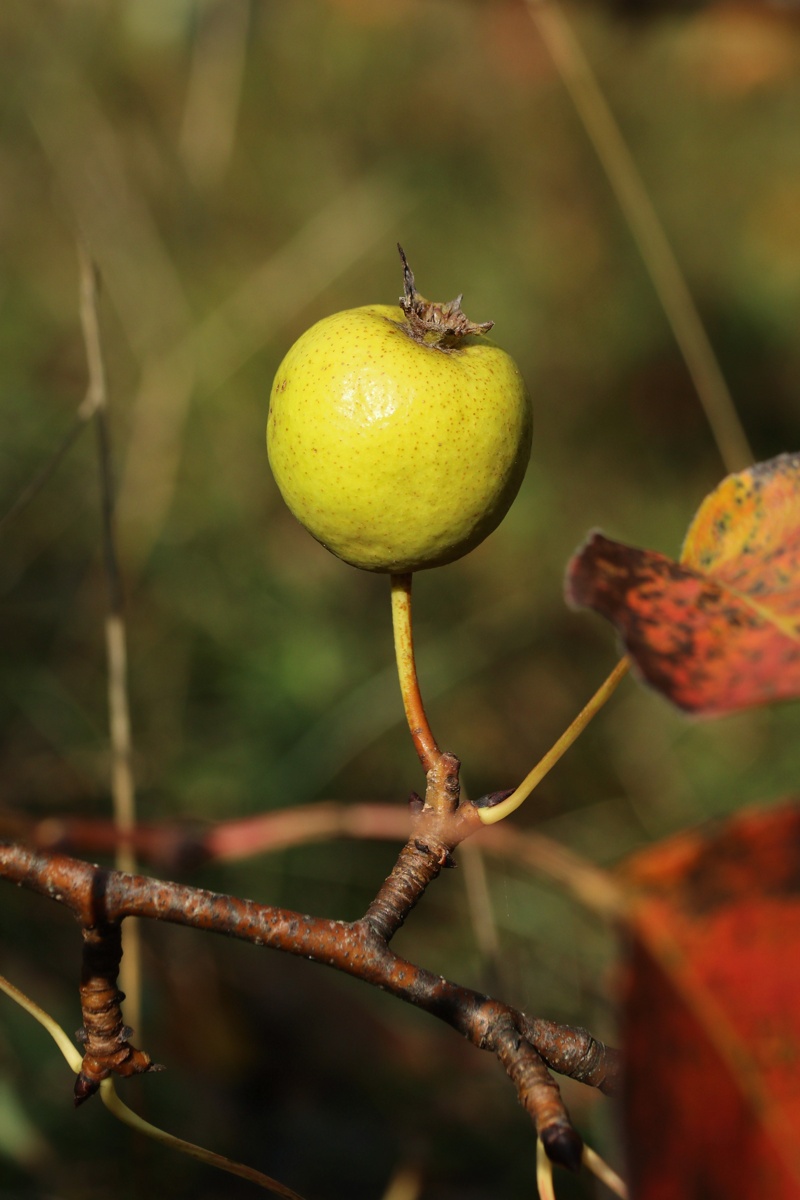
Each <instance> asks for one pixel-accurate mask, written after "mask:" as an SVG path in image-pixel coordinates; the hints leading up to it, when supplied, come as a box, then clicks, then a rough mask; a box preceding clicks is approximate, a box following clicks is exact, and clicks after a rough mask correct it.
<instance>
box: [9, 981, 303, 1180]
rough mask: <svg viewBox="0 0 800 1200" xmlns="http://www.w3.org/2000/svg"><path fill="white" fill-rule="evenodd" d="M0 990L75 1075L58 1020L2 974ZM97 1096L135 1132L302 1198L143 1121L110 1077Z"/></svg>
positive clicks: (75, 1053)
mask: <svg viewBox="0 0 800 1200" xmlns="http://www.w3.org/2000/svg"><path fill="white" fill-rule="evenodd" d="M0 991H2V992H5V994H6V995H7V996H8V997H9V998H10V999H11V1000H14V1001H15V1002H16V1003H17V1004H18V1005H19V1006H20V1008H23V1009H24V1010H25V1012H26V1013H28V1015H29V1016H31V1017H33V1019H34V1020H35V1021H38V1022H39V1024H40V1025H41V1026H42V1027H43V1028H44V1029H46V1030H47V1032H48V1033H49V1034H50V1036H51V1038H52V1039H53V1041H54V1042H55V1043H56V1045H57V1046H58V1048H59V1050H60V1051H61V1053H62V1054H63V1055H64V1058H65V1059H66V1060H67V1063H68V1064H69V1066H70V1068H71V1069H72V1070H73V1071H74V1072H75V1074H76V1075H77V1074H79V1073H80V1071H81V1068H82V1066H83V1056H82V1055H81V1052H80V1050H78V1048H77V1047H76V1046H75V1045H74V1044H73V1042H71V1041H70V1039H69V1038H68V1037H67V1034H66V1033H65V1031H64V1030H63V1029H62V1028H61V1026H60V1025H59V1024H58V1022H57V1021H56V1020H55V1019H54V1018H53V1017H51V1016H50V1014H49V1013H48V1012H45V1010H44V1009H43V1008H40V1007H39V1005H38V1004H36V1002H35V1001H34V1000H31V998H30V997H29V996H26V995H25V993H24V992H21V991H20V990H19V988H17V987H15V986H14V984H13V983H10V982H9V981H8V980H7V979H6V978H4V976H2V975H0ZM100 1099H101V1100H102V1101H103V1104H104V1105H105V1106H106V1108H107V1109H108V1111H109V1112H110V1113H111V1114H112V1115H113V1116H115V1117H116V1118H117V1119H118V1120H120V1121H123V1122H124V1123H125V1124H126V1125H129V1126H130V1127H131V1129H135V1130H136V1131H137V1133H142V1134H144V1135H145V1137H150V1138H153V1139H154V1140H155V1141H157V1142H163V1143H164V1145H166V1146H169V1147H170V1149H173V1150H179V1151H180V1152H181V1153H183V1154H188V1155H189V1156H190V1157H192V1158H196V1159H199V1160H200V1162H203V1163H206V1164H207V1165H208V1166H211V1167H218V1168H219V1169H220V1170H221V1171H227V1172H228V1173H229V1174H231V1175H238V1176H239V1177H240V1178H241V1179H246V1180H248V1182H250V1183H256V1184H258V1186H259V1187H262V1188H266V1189H267V1191H271V1192H273V1193H274V1194H275V1195H276V1196H283V1197H285V1200H302V1196H299V1195H298V1194H297V1192H293V1191H292V1190H291V1188H287V1187H284V1186H283V1184H281V1183H278V1182H277V1181H276V1180H274V1179H270V1177H269V1176H268V1175H263V1174H262V1173H261V1171H256V1170H254V1169H253V1168H252V1167H246V1166H244V1165H243V1164H242V1163H237V1162H233V1161H232V1160H231V1159H229V1158H225V1157H224V1156H223V1155H221V1154H215V1153H214V1152H213V1150H206V1149H204V1147H202V1146H196V1145H195V1144H194V1143H193V1142H185V1141H184V1140H183V1139H182V1138H178V1137H175V1136H174V1135H173V1134H171V1133H167V1132H166V1131H165V1130H163V1129H159V1128H158V1127H157V1126H156V1125H151V1124H150V1122H149V1121H145V1120H144V1119H143V1118H142V1117H140V1116H139V1115H138V1114H137V1113H135V1112H133V1110H132V1109H130V1108H128V1106H127V1104H124V1103H123V1102H122V1100H120V1098H119V1096H118V1095H117V1092H116V1090H115V1088H114V1081H113V1080H112V1079H111V1078H109V1079H104V1080H103V1082H102V1083H101V1084H100Z"/></svg>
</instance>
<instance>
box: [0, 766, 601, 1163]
mask: <svg viewBox="0 0 800 1200" xmlns="http://www.w3.org/2000/svg"><path fill="white" fill-rule="evenodd" d="M478 823H479V817H478V815H477V810H475V809H474V808H473V806H472V805H471V804H469V803H463V804H462V803H461V802H460V797H459V790H458V761H457V759H455V758H454V757H453V756H452V755H448V754H443V755H442V756H441V760H440V761H439V762H438V763H437V764H436V765H435V767H434V768H432V769H431V771H430V772H429V775H428V791H427V793H426V798H425V803H424V805H423V806H422V809H421V811H420V812H419V813H418V814H417V815H416V817H415V818H414V822H413V831H412V836H411V838H410V839H409V840H408V842H407V843H406V845H405V846H404V847H403V850H402V851H401V853H400V855H399V857H398V860H397V863H396V865H395V867H394V869H393V871H392V873H391V874H390V876H389V877H388V879H387V880H386V882H385V883H384V885H383V886H382V888H381V889H380V891H379V893H378V895H377V896H376V898H375V900H374V901H373V902H372V904H371V905H370V906H369V908H368V910H367V913H366V914H365V916H364V917H362V918H361V919H360V920H357V921H354V922H350V923H348V922H343V921H333V920H329V919H324V918H320V917H312V916H307V915H303V914H300V913H296V912H291V911H289V910H287V909H283V908H277V907H274V906H272V905H266V904H259V903H257V902H255V901H253V900H245V899H241V898H238V897H234V896H230V895H223V894H218V893H213V892H208V891H205V890H202V889H199V888H194V887H190V886H187V885H183V884H178V883H171V882H167V881H164V880H158V879H151V878H147V877H145V876H142V875H133V874H128V873H125V872H120V871H113V870H107V869H105V868H101V867H98V866H94V865H91V864H89V863H86V862H82V861H80V860H78V859H74V858H70V857H67V856H65V855H60V854H50V853H44V852H36V851H33V850H30V849H28V848H26V847H24V846H21V845H18V844H14V843H11V842H0V878H4V879H6V880H8V881H9V882H10V883H16V884H18V885H21V886H23V887H26V888H29V889H30V890H32V891H35V892H38V893H40V894H42V895H45V896H48V897H50V898H51V899H52V900H54V901H56V902H58V903H61V904H64V905H65V906H66V907H67V908H69V909H70V911H71V912H72V913H73V914H74V915H75V917H76V918H77V920H78V922H79V923H80V925H81V927H82V931H83V935H84V944H85V945H84V968H83V976H82V985H81V1006H82V1011H83V1020H84V1030H85V1036H86V1046H85V1055H84V1063H83V1068H82V1071H81V1075H80V1077H79V1080H78V1084H77V1085H76V1097H77V1099H78V1100H82V1099H85V1098H86V1097H87V1096H88V1095H91V1093H92V1091H93V1090H95V1088H96V1087H97V1085H98V1084H99V1082H100V1080H101V1079H102V1078H104V1077H105V1076H106V1075H108V1074H123V1075H126V1074H137V1073H140V1072H142V1071H146V1070H152V1069H154V1068H153V1065H152V1063H151V1062H150V1059H149V1057H148V1056H147V1055H146V1054H144V1053H143V1052H142V1051H140V1050H137V1049H136V1048H135V1047H134V1046H132V1045H131V1044H130V1042H129V1041H128V1037H129V1036H130V1030H128V1029H127V1028H126V1027H125V1026H124V1024H123V1021H122V1012H121V1007H120V1005H121V1001H122V999H123V997H122V996H121V994H120V993H119V992H118V990H117V988H116V982H115V980H116V971H117V969H118V965H119V958H120V940H119V932H120V926H121V923H122V922H123V921H124V919H125V918H126V917H140V918H149V919H153V920H161V921H168V922H171V923H173V924H177V925H186V926H189V927H191V928H194V929H201V930H206V931H210V932H214V933H219V934H224V935H227V936H229V937H235V938H238V939H240V940H242V941H247V942H251V943H253V944H254V945H258V946H268V947H270V948H272V949H275V950H281V951H284V952H285V953H289V954H293V955H296V956H300V957H303V958H308V959H312V960H313V961H315V962H319V963H323V964H325V965H327V966H330V967H333V968H335V969H336V970H340V971H344V972H345V973H346V974H349V975H353V976H355V977H357V978H359V979H362V980H364V981H365V982H366V983H370V984H372V985H373V986H376V987H380V988H382V989H383V990H384V991H387V992H390V993H391V994H392V995H394V996H396V997H398V999H401V1000H404V1001H406V1002H407V1003H410V1004H413V1005H415V1006H416V1007H418V1008H421V1009H423V1010H424V1011H426V1012H429V1013H431V1014H432V1015H433V1016H436V1017H438V1018H439V1019H440V1020H443V1021H445V1022H446V1023H447V1024H449V1025H451V1026H452V1027H453V1028H454V1029H456V1030H457V1031H458V1032H459V1033H461V1034H463V1035H464V1036H465V1037H466V1038H468V1039H469V1040H470V1041H471V1042H472V1043H473V1044H474V1045H475V1046H477V1047H479V1048H480V1049H484V1050H489V1051H491V1052H493V1053H494V1054H496V1056H497V1057H498V1059H499V1060H500V1062H501V1063H502V1064H503V1066H504V1068H505V1069H506V1071H507V1073H508V1075H509V1077H510V1078H511V1080H512V1082H513V1083H514V1085H515V1088H516V1090H517V1094H518V1097H519V1100H520V1103H521V1104H522V1105H523V1107H524V1108H525V1109H526V1111H527V1112H528V1113H529V1114H530V1115H531V1117H532V1119H533V1121H534V1123H535V1126H536V1129H537V1132H538V1134H539V1136H540V1137H541V1139H542V1141H543V1143H544V1145H545V1147H546V1149H547V1151H548V1153H549V1154H550V1156H551V1158H553V1159H554V1160H555V1161H557V1162H560V1163H562V1164H564V1165H565V1166H570V1167H576V1166H577V1165H578V1164H579V1162H580V1155H581V1141H580V1138H579V1136H578V1134H577V1133H576V1132H575V1130H574V1129H573V1128H572V1125H571V1123H570V1120H569V1117H568V1115H567V1112H566V1110H565V1108H564V1105H563V1103H562V1101H561V1097H560V1094H559V1091H558V1086H557V1084H556V1082H555V1080H554V1079H553V1078H552V1076H551V1075H550V1072H549V1069H550V1068H551V1069H552V1070H554V1071H557V1072H559V1073H561V1074H565V1075H570V1076H572V1077H573V1078H576V1079H579V1080H581V1081H582V1082H584V1083H587V1084H589V1085H590V1086H593V1087H598V1088H600V1089H601V1090H602V1091H604V1092H607V1093H611V1092H613V1091H614V1090H615V1088H616V1085H617V1081H618V1075H619V1063H618V1058H617V1055H616V1052H615V1051H613V1050H610V1049H609V1048H608V1047H605V1046H603V1045H602V1043H600V1042H598V1041H596V1040H595V1039H594V1038H592V1037H591V1035H589V1034H588V1033H586V1032H585V1031H584V1030H580V1029H572V1028H570V1027H568V1026H560V1025H557V1024H556V1023H554V1022H549V1021H541V1020H538V1019H536V1018H532V1017H529V1016H527V1015H526V1014H525V1013H522V1012H520V1011H518V1010H517V1009H514V1008H512V1007H511V1006H509V1005H507V1004H504V1003H502V1002H501V1001H499V1000H496V999H493V998H492V997H489V996H486V995H482V994H481V993H478V992H475V991H473V990H472V989H470V988H465V987H461V986H460V985H458V984H456V983H453V982H451V981H449V980H446V979H443V978H441V977H440V976H438V975H435V974H433V973H432V972H430V971H426V970H425V969H424V968H422V967H419V966H417V965H416V964H414V963H411V962H409V961H408V960H406V959H403V958H401V957H400V956H399V955H397V954H395V953H394V952H393V951H392V950H391V949H390V946H389V941H390V939H391V937H392V935H393V934H394V932H396V930H397V929H398V928H399V927H400V925H401V924H402V923H403V921H404V919H405V917H406V916H407V915H408V913H409V912H410V911H411V909H412V908H413V906H414V905H415V904H416V903H417V901H418V900H419V898H420V896H421V895H422V894H423V893H424V891H425V889H426V888H427V886H428V885H429V883H431V882H432V881H433V880H434V879H435V878H436V877H437V876H438V874H439V872H440V870H441V869H442V867H445V866H448V865H450V863H451V861H452V857H451V856H452V852H453V850H454V849H455V847H456V846H457V845H458V843H459V842H460V841H462V840H463V839H464V838H465V837H466V836H468V835H469V833H470V832H472V831H473V829H474V828H476V827H477V825H478Z"/></svg>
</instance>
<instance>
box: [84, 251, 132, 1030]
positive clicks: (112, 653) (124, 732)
mask: <svg viewBox="0 0 800 1200" xmlns="http://www.w3.org/2000/svg"><path fill="white" fill-rule="evenodd" d="M78 258H79V266H80V315H81V327H82V329H83V338H84V344H85V347H86V361H87V365H88V371H89V386H88V390H87V404H88V406H89V408H90V409H91V411H92V413H93V416H94V421H95V425H96V428H97V450H98V471H99V475H100V491H101V500H102V508H103V555H104V560H105V569H106V578H107V582H108V613H107V616H106V621H105V633H106V656H107V669H108V708H109V728H110V737H111V797H112V803H113V810H114V825H115V830H116V835H117V851H116V855H115V861H116V866H117V869H118V870H120V871H128V872H131V873H132V872H134V871H135V870H136V856H135V853H134V850H133V846H132V841H131V839H132V836H133V831H134V829H135V827H136V790H135V786H134V780H133V763H132V757H133V747H132V742H131V719H130V704H129V700H128V664H127V643H126V633H125V620H124V616H123V597H122V577H121V573H120V567H119V558H118V554H117V547H116V539H115V535H114V491H113V479H112V467H111V445H110V437H109V430H108V392H107V386H106V373H105V365H104V362H103V347H102V342H101V338H100V321H99V315H98V308H97V285H98V276H97V269H96V267H95V264H94V263H93V262H92V260H91V259H90V257H89V254H88V252H87V251H86V249H85V248H84V247H83V246H82V245H80V244H79V246H78ZM123 947H124V955H123V960H122V967H121V971H120V982H121V985H122V990H123V991H124V992H125V995H126V997H127V1010H126V1012H127V1016H128V1018H129V1020H130V1022H131V1024H132V1025H133V1027H134V1028H137V1029H138V1028H139V1027H140V1024H141V990H142V989H141V947H140V944H139V927H138V925H137V924H136V922H135V921H130V922H128V923H127V924H126V925H124V926H123Z"/></svg>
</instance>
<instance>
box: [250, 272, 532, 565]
mask: <svg viewBox="0 0 800 1200" xmlns="http://www.w3.org/2000/svg"><path fill="white" fill-rule="evenodd" d="M404 261H405V260H404ZM406 271H407V279H406V296H405V298H404V301H401V304H402V305H403V307H394V306H390V305H380V304H375V305H367V306H365V307H364V308H355V309H350V310H348V311H346V312H339V313H335V314H334V315H333V316H330V317H326V318H324V319H323V320H322V321H319V322H317V324H316V325H313V326H312V327H311V329H309V330H308V331H307V332H306V333H304V334H303V335H302V336H301V337H300V338H299V339H298V340H297V341H296V342H295V344H294V345H293V346H292V347H291V349H290V350H289V352H288V354H287V355H286V357H285V358H284V360H283V362H282V363H281V365H280V367H279V368H278V371H277V374H276V376H275V382H274V384H273V388H272V395H271V399H270V410H269V418H268V422H267V447H268V451H269V460H270V465H271V467H272V471H273V474H274V476H275V480H276V482H277V484H278V487H279V489H280V491H281V493H282V495H283V497H284V499H285V501H286V503H287V504H288V506H289V508H290V509H291V511H292V512H293V513H294V515H295V516H296V517H297V519H298V520H299V521H300V522H301V523H302V524H303V525H304V526H305V527H306V529H307V530H308V531H309V533H311V534H313V536H314V537H315V538H317V540H318V541H320V542H321V543H322V544H323V545H324V546H326V547H327V548H328V549H329V550H331V551H332V552H333V553H334V554H336V555H338V556H339V558H342V559H344V560H345V562H348V563H352V564H353V565H354V566H357V567H362V568H364V569H365V570H368V571H388V572H392V573H403V572H408V571H418V570H422V569H423V568H426V567H435V566H439V565H441V564H443V563H448V562H452V561H453V560H454V559H456V558H460V557H461V555H463V554H466V553H467V552H468V551H469V550H472V549H473V548H474V547H475V546H477V545H478V543H479V542H481V541H482V540H483V539H484V538H485V537H486V536H487V535H488V534H489V533H491V532H492V530H493V529H495V528H496V527H497V525H498V524H499V523H500V521H501V520H502V518H503V517H504V516H505V513H506V512H507V511H508V508H509V506H510V505H511V502H512V500H513V499H514V497H515V495H516V493H517V491H518V489H519V486H520V483H521V482H522V478H523V476H524V474H525V469H526V467H527V463H528V457H529V454H530V443H531V407H530V399H529V397H528V393H527V390H526V388H525V384H524V382H523V380H522V377H521V375H520V373H519V370H518V369H517V366H516V364H515V363H514V361H513V359H512V358H510V356H509V355H507V354H506V353H505V352H504V351H503V350H501V349H500V348H499V347H497V346H495V345H494V344H493V343H491V342H490V341H488V340H487V339H486V338H485V337H483V336H481V335H480V334H479V333H474V332H468V333H466V334H463V333H460V332H450V331H449V330H447V329H444V330H443V322H444V325H447V323H448V321H450V318H451V317H453V316H456V317H460V319H461V321H466V318H464V317H463V314H462V313H461V311H460V307H459V306H458V302H456V301H453V302H451V305H435V306H434V305H429V306H428V309H425V307H424V306H426V305H428V302H427V301H424V300H423V299H422V297H420V296H419V295H418V294H417V293H416V292H415V291H414V290H413V276H411V274H410V271H408V268H407V267H406ZM409 296H411V297H413V299H412V300H409ZM412 304H413V305H414V308H413V309H412V308H411V307H410V306H411V305H412ZM429 310H435V314H434V317H433V318H428V317H427V313H428V312H429ZM420 313H421V314H422V316H421V318H420V315H419V314H420ZM442 313H444V318H442ZM426 319H427V320H428V325H427V328H426V327H425V324H424V322H425V320H426ZM420 320H421V321H422V324H420ZM432 321H435V322H436V323H437V327H436V329H434V330H433V332H431V323H432ZM450 323H451V324H453V322H450ZM467 325H468V326H469V329H470V330H482V329H483V328H486V327H485V326H473V325H471V324H470V323H468V322H467ZM415 326H416V327H415Z"/></svg>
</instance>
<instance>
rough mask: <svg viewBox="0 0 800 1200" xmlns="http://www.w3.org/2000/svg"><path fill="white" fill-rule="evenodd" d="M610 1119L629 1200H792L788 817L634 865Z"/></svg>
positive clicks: (792, 861) (795, 1159) (799, 854)
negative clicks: (619, 1087)
mask: <svg viewBox="0 0 800 1200" xmlns="http://www.w3.org/2000/svg"><path fill="white" fill-rule="evenodd" d="M622 878H623V881H624V883H625V884H626V885H627V887H628V889H629V897H630V900H629V906H628V917H627V924H628V928H629V931H630V934H631V937H630V950H629V953H628V959H627V963H626V965H625V969H624V979H623V998H622V1029H621V1033H622V1040H623V1050H624V1054H625V1058H626V1067H625V1078H626V1084H625V1094H624V1098H623V1114H624V1122H625V1133H626V1139H627V1149H628V1159H629V1174H630V1181H631V1194H632V1196H633V1197H634V1198H635V1200H674V1198H675V1197H681V1200H752V1198H753V1197H756V1196H759V1197H760V1196H764V1197H769V1198H770V1200H798V1198H800V954H798V953H797V947H798V945H800V886H799V885H800V808H798V806H797V805H793V806H791V807H786V808H783V809H780V810H778V811H775V812H757V813H746V814H744V815H741V816H739V817H736V818H735V819H733V820H732V821H731V822H730V823H729V824H727V825H726V826H725V827H724V828H723V829H722V830H721V831H719V832H717V833H714V834H711V835H708V834H706V835H700V834H689V835H685V836H682V837H678V838H676V839H672V840H670V841H668V842H666V843H664V844H662V845H660V846H656V847H655V848H653V849H652V850H648V851H646V852H644V853H643V854H640V855H637V856H636V857H635V858H634V859H633V860H632V861H631V862H630V863H629V864H628V865H626V866H625V867H623V869H622Z"/></svg>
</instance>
